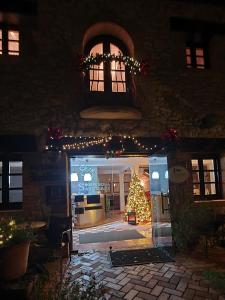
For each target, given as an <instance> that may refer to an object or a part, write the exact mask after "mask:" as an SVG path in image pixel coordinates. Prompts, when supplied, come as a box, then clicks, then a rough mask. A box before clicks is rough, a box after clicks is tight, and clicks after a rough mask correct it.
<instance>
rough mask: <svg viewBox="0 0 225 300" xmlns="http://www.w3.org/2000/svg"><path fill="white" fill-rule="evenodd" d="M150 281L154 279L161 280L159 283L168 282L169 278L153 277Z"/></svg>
mask: <svg viewBox="0 0 225 300" xmlns="http://www.w3.org/2000/svg"><path fill="white" fill-rule="evenodd" d="M152 279H156V280H161V281H165V282H169V278H167V277H163V276H157V275H153V277H152Z"/></svg>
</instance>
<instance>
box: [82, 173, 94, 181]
mask: <svg viewBox="0 0 225 300" xmlns="http://www.w3.org/2000/svg"><path fill="white" fill-rule="evenodd" d="M91 180H92V178H91V174H90V173H86V174H84V181H91Z"/></svg>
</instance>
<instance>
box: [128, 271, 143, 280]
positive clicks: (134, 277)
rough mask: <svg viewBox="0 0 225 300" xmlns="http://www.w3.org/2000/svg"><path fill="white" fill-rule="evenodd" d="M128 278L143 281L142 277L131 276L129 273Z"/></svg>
mask: <svg viewBox="0 0 225 300" xmlns="http://www.w3.org/2000/svg"><path fill="white" fill-rule="evenodd" d="M127 277H129V278H133V279H137V280H141V276H138V275H133V274H129V273H128V274H127Z"/></svg>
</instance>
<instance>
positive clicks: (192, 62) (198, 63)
mask: <svg viewBox="0 0 225 300" xmlns="http://www.w3.org/2000/svg"><path fill="white" fill-rule="evenodd" d="M186 66H187V68H196V69H205V68H206V50H205V48H204V47H195V46H189V47H186Z"/></svg>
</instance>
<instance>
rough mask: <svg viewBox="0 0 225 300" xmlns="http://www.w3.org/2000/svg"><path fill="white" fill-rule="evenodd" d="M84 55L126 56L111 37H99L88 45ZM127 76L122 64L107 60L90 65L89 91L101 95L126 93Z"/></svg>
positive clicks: (119, 44) (123, 49)
mask: <svg viewBox="0 0 225 300" xmlns="http://www.w3.org/2000/svg"><path fill="white" fill-rule="evenodd" d="M86 50H87V51H86V54H87V55H93V56H96V55H97V54H103V53H104V54H110V55H116V56H117V55H127V51H126V49H125V47H124V46H123V45H122V43H121V42H120V41H118V40H116V39H115V38H112V37H106V36H104V37H101V38H98V39H95V40H94V41H92V42H91V43H89V45H88V47H86ZM128 80H129V76H128V74H127V71H126V66H125V64H124V62H119V61H114V60H111V61H110V60H107V61H103V62H101V63H100V64H94V65H91V68H90V71H89V78H88V81H89V85H88V87H89V91H90V92H102V93H104V92H105V93H126V92H128V91H129V84H128Z"/></svg>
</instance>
